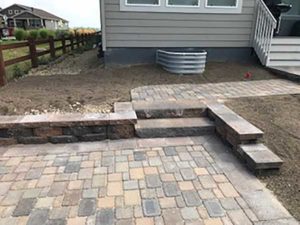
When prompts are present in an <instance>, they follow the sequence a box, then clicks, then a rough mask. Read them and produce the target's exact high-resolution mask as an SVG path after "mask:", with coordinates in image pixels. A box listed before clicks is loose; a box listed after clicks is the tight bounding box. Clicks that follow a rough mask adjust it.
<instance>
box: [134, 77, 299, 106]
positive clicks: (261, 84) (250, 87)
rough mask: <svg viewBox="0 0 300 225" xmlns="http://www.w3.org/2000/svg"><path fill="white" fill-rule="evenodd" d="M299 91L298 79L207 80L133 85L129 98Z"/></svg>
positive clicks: (227, 95)
mask: <svg viewBox="0 0 300 225" xmlns="http://www.w3.org/2000/svg"><path fill="white" fill-rule="evenodd" d="M299 93H300V85H299V84H298V83H294V82H291V81H287V80H281V79H274V80H261V81H241V82H224V83H210V84H175V85H153V86H144V87H139V88H135V89H133V90H132V91H131V98H132V100H133V101H143V100H144V101H154V100H178V99H215V98H218V99H225V98H240V97H252V96H268V95H284V94H299Z"/></svg>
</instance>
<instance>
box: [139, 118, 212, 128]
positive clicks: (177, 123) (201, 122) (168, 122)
mask: <svg viewBox="0 0 300 225" xmlns="http://www.w3.org/2000/svg"><path fill="white" fill-rule="evenodd" d="M135 126H136V129H154V128H158V129H162V128H189V127H190V128H192V127H213V126H214V123H213V122H212V121H211V120H209V119H208V118H171V119H148V120H147V119H145V120H138V121H137V124H136V125H135Z"/></svg>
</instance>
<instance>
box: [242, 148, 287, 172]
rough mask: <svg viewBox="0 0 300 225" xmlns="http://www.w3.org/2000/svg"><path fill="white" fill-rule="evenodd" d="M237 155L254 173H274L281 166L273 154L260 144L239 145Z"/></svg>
mask: <svg viewBox="0 0 300 225" xmlns="http://www.w3.org/2000/svg"><path fill="white" fill-rule="evenodd" d="M238 153H239V155H240V156H241V158H242V159H243V160H244V161H245V162H246V163H247V166H248V167H249V168H250V169H251V170H253V171H255V172H256V173H262V172H264V171H271V170H272V171H274V170H275V171H276V170H279V169H280V167H281V166H282V164H283V161H282V160H281V159H280V158H279V157H278V156H277V155H276V154H275V153H273V152H272V151H271V150H270V149H269V148H268V147H267V146H265V145H263V144H261V143H258V144H244V145H240V146H239V148H238Z"/></svg>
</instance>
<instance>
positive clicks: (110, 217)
mask: <svg viewBox="0 0 300 225" xmlns="http://www.w3.org/2000/svg"><path fill="white" fill-rule="evenodd" d="M113 224H114V210H113V209H101V210H100V211H98V212H97V217H96V225H113Z"/></svg>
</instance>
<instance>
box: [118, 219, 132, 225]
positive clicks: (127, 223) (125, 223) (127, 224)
mask: <svg viewBox="0 0 300 225" xmlns="http://www.w3.org/2000/svg"><path fill="white" fill-rule="evenodd" d="M116 225H134V222H133V220H132V219H125V220H118V221H117V223H116Z"/></svg>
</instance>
